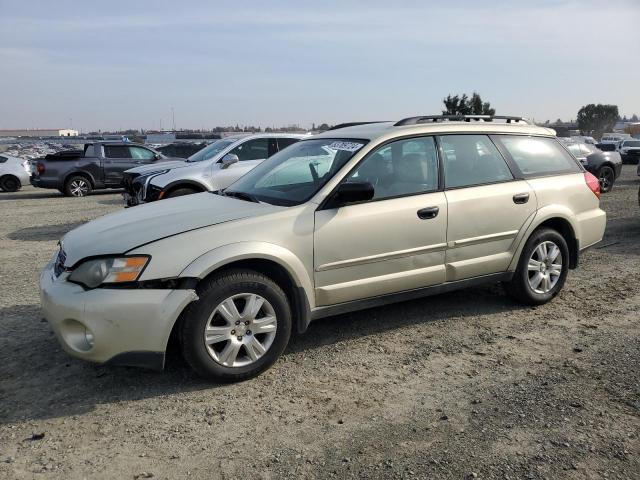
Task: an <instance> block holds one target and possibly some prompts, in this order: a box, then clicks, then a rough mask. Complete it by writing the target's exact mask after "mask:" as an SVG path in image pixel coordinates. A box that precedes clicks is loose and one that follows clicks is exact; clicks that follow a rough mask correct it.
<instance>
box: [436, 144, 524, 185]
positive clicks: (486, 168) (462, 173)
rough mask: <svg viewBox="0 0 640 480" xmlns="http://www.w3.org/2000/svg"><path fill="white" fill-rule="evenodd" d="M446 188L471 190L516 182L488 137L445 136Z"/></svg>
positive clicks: (443, 147) (443, 148) (443, 146)
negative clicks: (472, 188) (470, 188)
mask: <svg viewBox="0 0 640 480" xmlns="http://www.w3.org/2000/svg"><path fill="white" fill-rule="evenodd" d="M440 144H441V145H442V150H443V154H444V159H443V161H444V178H445V188H460V187H471V186H474V185H485V184H488V183H497V182H506V181H509V180H513V175H512V174H511V171H510V170H509V167H508V166H507V163H506V162H505V160H504V158H502V155H500V152H499V151H498V149H497V148H496V146H495V145H494V144H493V142H492V141H491V140H490V139H489V137H487V136H486V135H444V136H442V137H440Z"/></svg>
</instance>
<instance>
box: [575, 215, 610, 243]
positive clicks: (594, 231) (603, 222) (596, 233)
mask: <svg viewBox="0 0 640 480" xmlns="http://www.w3.org/2000/svg"><path fill="white" fill-rule="evenodd" d="M577 223H578V229H579V232H576V233H577V234H578V235H577V236H578V239H579V240H580V244H579V248H580V250H584V249H586V248H589V247H591V246H593V245H595V244H596V243H598V242H600V241H601V240H602V237H604V231H605V228H606V227H607V214H606V212H605V211H604V210H602V209H600V208H596V209H594V210H588V211H586V212H582V213H579V214H578V215H577Z"/></svg>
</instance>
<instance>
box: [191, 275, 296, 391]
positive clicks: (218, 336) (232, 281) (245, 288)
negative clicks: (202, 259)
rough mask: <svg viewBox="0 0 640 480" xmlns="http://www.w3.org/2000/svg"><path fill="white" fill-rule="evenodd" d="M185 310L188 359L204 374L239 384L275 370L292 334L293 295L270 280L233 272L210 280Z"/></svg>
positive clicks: (201, 287)
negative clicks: (291, 305) (290, 298)
mask: <svg viewBox="0 0 640 480" xmlns="http://www.w3.org/2000/svg"><path fill="white" fill-rule="evenodd" d="M198 297H199V299H198V300H197V301H195V302H193V303H192V304H191V305H189V307H188V308H187V310H185V312H184V314H183V319H182V325H181V330H180V344H181V348H182V354H183V356H184V358H185V360H186V361H187V363H189V365H190V366H191V367H192V368H193V369H194V370H195V371H196V373H198V375H200V376H202V377H204V378H207V379H210V380H214V381H218V382H237V381H242V380H247V379H249V378H252V377H255V376H256V375H259V374H260V373H262V372H264V371H265V370H267V369H269V368H270V367H271V366H272V365H273V364H274V363H275V362H276V360H277V359H278V357H279V356H280V355H281V354H282V352H283V351H284V349H285V347H286V346H287V343H288V342H289V337H290V335H291V308H290V306H289V302H288V300H287V296H286V295H285V293H284V292H283V291H282V289H281V288H280V287H279V286H278V285H277V284H276V283H275V282H274V281H273V280H271V279H270V278H268V277H266V276H265V275H262V274H260V273H258V272H254V271H252V270H230V271H228V272H222V273H220V274H219V275H215V276H213V277H211V278H209V279H207V280H205V281H204V282H203V283H202V285H201V286H200V287H199V288H198Z"/></svg>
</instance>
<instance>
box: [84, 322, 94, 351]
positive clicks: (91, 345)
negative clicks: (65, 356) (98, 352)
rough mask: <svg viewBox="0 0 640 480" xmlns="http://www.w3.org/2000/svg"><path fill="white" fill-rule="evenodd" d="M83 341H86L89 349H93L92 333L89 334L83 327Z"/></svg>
mask: <svg viewBox="0 0 640 480" xmlns="http://www.w3.org/2000/svg"><path fill="white" fill-rule="evenodd" d="M84 339H85V340H86V341H87V345H89V348H93V333H91V331H90V330H89V329H88V328H87V327H85V330H84Z"/></svg>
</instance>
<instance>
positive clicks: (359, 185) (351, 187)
mask: <svg viewBox="0 0 640 480" xmlns="http://www.w3.org/2000/svg"><path fill="white" fill-rule="evenodd" d="M373 193H374V188H373V185H371V184H370V183H369V182H345V183H342V184H341V185H340V186H339V187H338V189H337V190H336V191H335V193H334V194H333V197H332V198H331V200H330V201H329V203H328V204H327V206H328V207H329V208H338V207H341V206H344V205H347V204H349V203H356V202H366V201H367V200H371V199H372V198H373Z"/></svg>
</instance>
